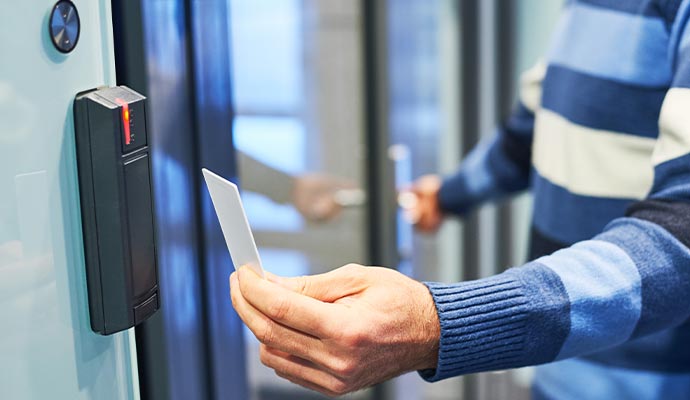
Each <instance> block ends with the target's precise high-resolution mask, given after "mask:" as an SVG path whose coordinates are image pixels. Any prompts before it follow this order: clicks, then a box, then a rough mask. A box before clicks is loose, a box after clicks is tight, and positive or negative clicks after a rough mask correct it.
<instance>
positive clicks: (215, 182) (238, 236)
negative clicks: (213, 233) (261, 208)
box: [201, 168, 264, 278]
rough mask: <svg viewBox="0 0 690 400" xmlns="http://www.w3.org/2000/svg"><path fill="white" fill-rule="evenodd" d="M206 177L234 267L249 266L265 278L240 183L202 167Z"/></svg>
mask: <svg viewBox="0 0 690 400" xmlns="http://www.w3.org/2000/svg"><path fill="white" fill-rule="evenodd" d="M201 172H203V174H204V179H205V180H206V186H207V187H208V191H209V192H210V193H211V200H212V201H213V208H215V210H216V215H217V216H218V221H220V228H221V229H222V231H223V236H224V237H225V243H226V244H227V245H228V250H229V251H230V257H231V258H232V263H233V264H234V265H235V269H237V268H239V267H241V266H243V265H247V266H249V267H250V268H251V269H252V270H254V272H256V273H257V274H258V275H259V276H261V277H262V278H263V277H264V270H263V268H262V267H261V259H260V258H259V251H258V250H257V249H256V243H255V242H254V236H253V235H252V230H251V228H250V227H249V221H247V215H246V214H245V213H244V207H242V200H241V199H240V192H239V190H237V185H235V184H233V183H232V182H230V181H228V180H226V179H224V178H222V177H220V176H218V175H216V174H214V173H213V172H211V171H209V170H207V169H206V168H204V169H202V170H201Z"/></svg>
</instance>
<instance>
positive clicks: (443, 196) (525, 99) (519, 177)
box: [439, 63, 546, 214]
mask: <svg viewBox="0 0 690 400" xmlns="http://www.w3.org/2000/svg"><path fill="white" fill-rule="evenodd" d="M545 72H546V67H545V65H544V64H543V63H539V64H537V65H536V66H535V67H533V68H532V69H530V70H529V71H527V72H526V73H525V74H524V75H523V76H522V79H521V85H520V100H519V102H518V105H517V106H516V108H515V109H514V110H513V113H512V114H511V115H510V117H509V118H508V119H507V120H506V121H505V122H504V123H503V124H502V125H501V126H500V127H499V128H498V129H497V131H496V133H495V134H494V135H493V136H492V137H489V138H487V139H486V140H483V141H482V142H480V143H479V144H478V145H477V146H476V147H475V148H474V149H473V150H472V151H471V152H470V154H469V155H468V156H467V158H466V159H465V160H464V161H463V163H462V164H461V165H460V168H459V169H458V171H457V172H456V173H455V174H453V175H450V176H448V177H446V178H445V180H444V182H443V185H442V186H441V190H440V192H439V203H440V206H441V209H442V210H443V211H445V212H448V213H452V214H465V213H467V212H468V211H469V210H471V209H472V208H473V207H475V206H477V205H479V204H480V203H482V202H484V201H489V200H497V199H499V198H501V197H503V196H506V195H509V194H512V193H515V192H518V191H522V190H525V189H526V188H527V187H528V185H529V174H530V161H531V158H532V157H531V156H532V137H533V131H534V113H535V111H536V110H537V108H538V107H539V106H540V103H541V83H542V80H543V78H544V74H545Z"/></svg>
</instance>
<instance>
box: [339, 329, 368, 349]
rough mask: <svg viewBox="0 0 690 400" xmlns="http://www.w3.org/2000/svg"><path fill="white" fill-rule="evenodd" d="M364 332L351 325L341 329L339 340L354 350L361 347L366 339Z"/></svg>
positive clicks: (344, 345) (347, 347)
mask: <svg viewBox="0 0 690 400" xmlns="http://www.w3.org/2000/svg"><path fill="white" fill-rule="evenodd" d="M364 332H365V331H362V330H358V329H356V328H354V327H349V328H346V329H343V330H341V331H340V338H339V341H340V343H341V344H342V346H343V347H345V348H346V349H348V351H350V352H352V351H355V350H356V349H358V348H360V347H361V346H362V345H363V343H364V342H365V341H366V339H365V337H364Z"/></svg>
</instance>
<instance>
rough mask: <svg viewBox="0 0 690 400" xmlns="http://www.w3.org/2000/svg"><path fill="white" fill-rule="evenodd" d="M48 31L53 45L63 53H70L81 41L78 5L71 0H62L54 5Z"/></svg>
mask: <svg viewBox="0 0 690 400" xmlns="http://www.w3.org/2000/svg"><path fill="white" fill-rule="evenodd" d="M48 31H49V32H50V39H51V40H52V41H53V45H54V46H55V48H56V49H58V51H59V52H61V53H69V52H71V51H72V50H74V47H75V46H76V45H77V42H78V41H79V32H80V31H81V24H80V22H79V13H78V12H77V7H75V5H74V3H72V2H71V1H70V0H60V1H58V2H57V3H55V5H54V6H53V11H52V13H51V14H50V19H49V21H48Z"/></svg>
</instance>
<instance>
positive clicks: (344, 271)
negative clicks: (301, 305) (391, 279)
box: [266, 265, 364, 303]
mask: <svg viewBox="0 0 690 400" xmlns="http://www.w3.org/2000/svg"><path fill="white" fill-rule="evenodd" d="M356 268H363V267H361V266H350V265H348V266H345V267H342V268H338V269H336V270H333V271H330V272H326V273H325V274H319V275H308V276H297V277H293V278H286V277H281V276H278V275H275V274H272V273H270V272H267V273H266V278H267V279H268V280H269V281H271V282H273V283H276V284H278V285H280V286H282V287H284V288H286V289H289V290H292V291H293V292H297V293H300V294H302V295H305V296H309V297H312V298H314V299H317V300H321V301H323V302H327V303H332V302H334V301H336V300H338V299H340V298H342V297H345V296H348V295H351V294H353V293H356V292H358V291H360V290H362V289H363V286H364V282H363V280H362V279H358V276H357V275H358V274H357V273H356V271H354V269H356Z"/></svg>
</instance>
